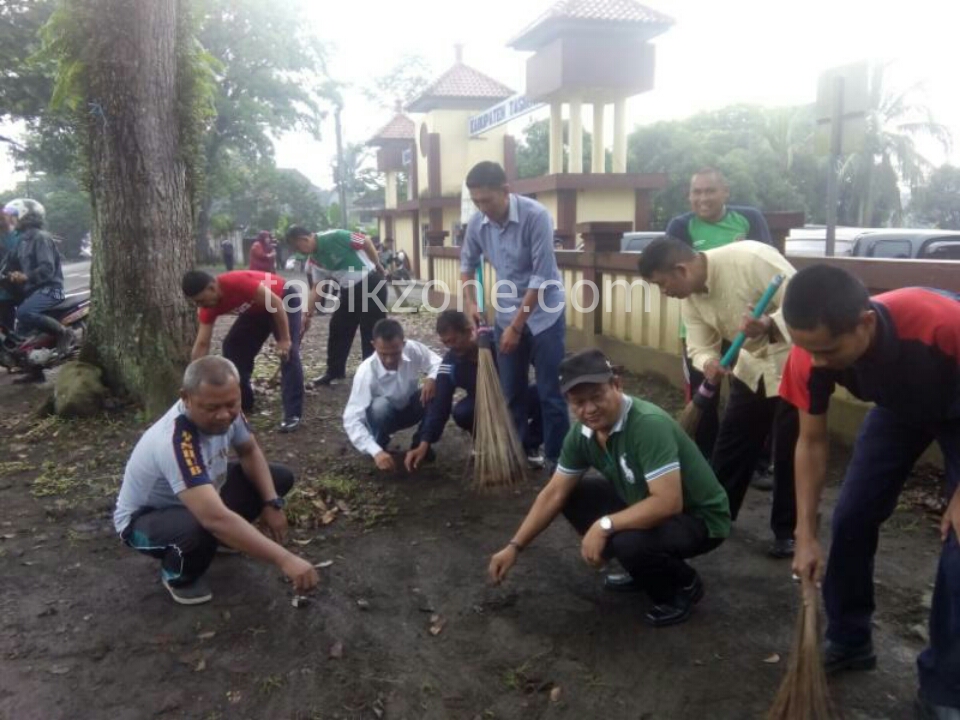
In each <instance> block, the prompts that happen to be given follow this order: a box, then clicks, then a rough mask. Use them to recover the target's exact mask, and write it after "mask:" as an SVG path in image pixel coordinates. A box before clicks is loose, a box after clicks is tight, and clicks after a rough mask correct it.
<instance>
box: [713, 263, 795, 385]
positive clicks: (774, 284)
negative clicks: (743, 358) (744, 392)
mask: <svg viewBox="0 0 960 720" xmlns="http://www.w3.org/2000/svg"><path fill="white" fill-rule="evenodd" d="M784 280H786V277H785V276H784V275H776V276H775V277H774V278H773V280H771V281H770V284H769V285H767V289H766V290H765V291H764V293H763V295H761V296H760V299H759V300H758V301H757V304H756V305H755V306H754V308H753V313H752V314H751V317H752V318H753V319H754V320H756V319H757V318H759V317H760V316H761V315H763V313H764V311H765V310H766V309H767V306H768V305H769V304H770V301H771V300H773V296H774V295H776V294H777V290H779V289H780V286H781V285H783V281H784ZM746 341H747V336H746V335H744V334H743V333H742V332H739V333H737V336H736V337H735V338H734V339H733V343H732V344H731V345H730V349H729V350H727V351H726V352H725V353H724V354H723V357H722V358H721V359H720V366H721V367H725V368H726V367H730V365H731V364H732V363H733V361H734V360H736V359H737V355H738V354H739V352H740V348H742V347H743V344H744V343H745V342H746Z"/></svg>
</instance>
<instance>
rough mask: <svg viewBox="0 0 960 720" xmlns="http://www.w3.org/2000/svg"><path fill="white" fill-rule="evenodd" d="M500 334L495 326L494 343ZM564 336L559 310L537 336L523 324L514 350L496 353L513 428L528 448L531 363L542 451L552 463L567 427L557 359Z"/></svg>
mask: <svg viewBox="0 0 960 720" xmlns="http://www.w3.org/2000/svg"><path fill="white" fill-rule="evenodd" d="M501 335H503V329H502V328H500V326H497V328H496V331H495V337H496V342H497V344H498V346H499V343H500V336H501ZM566 335H567V326H566V323H565V321H564V317H563V314H562V313H561V315H560V317H559V318H557V322H555V323H554V324H553V325H552V326H551V327H549V328H547V329H546V330H544V331H543V332H541V333H540V334H539V335H534V334H533V333H531V332H530V328H526V327H525V328H524V330H523V335H522V336H521V338H520V344H519V345H518V346H517V349H516V350H514V351H513V352H512V353H510V354H509V355H506V354H504V353H500V354H498V355H497V365H498V366H499V368H500V384H501V385H502V386H503V394H504V396H505V397H506V400H507V406H508V407H509V408H510V414H511V415H512V416H513V424H514V427H516V428H517V432H518V433H519V434H520V443H521V444H522V445H523V447H525V448H527V449H528V450H530V449H534V448H531V447H530V443H529V438H528V437H527V434H528V429H529V428H528V424H527V386H528V382H529V380H528V376H529V373H530V365H531V364H532V365H533V368H534V370H535V372H536V376H537V394H538V395H539V396H540V416H541V418H542V422H543V454H544V456H545V457H546V459H547V460H548V461H550V462H553V463H556V462H557V460H558V459H559V458H560V448H561V447H563V439H564V437H566V435H567V430H569V429H570V416H569V415H568V413H567V403H566V401H565V400H564V399H563V393H561V392H560V361H561V360H563V349H564V348H563V346H564V341H565V340H566Z"/></svg>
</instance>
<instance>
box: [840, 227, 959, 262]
mask: <svg viewBox="0 0 960 720" xmlns="http://www.w3.org/2000/svg"><path fill="white" fill-rule="evenodd" d="M853 255H854V256H855V257H875V258H899V259H912V260H960V232H956V231H949V230H911V229H898V230H884V231H880V232H871V233H864V234H862V235H860V236H859V237H858V238H857V240H856V242H855V243H854V246H853Z"/></svg>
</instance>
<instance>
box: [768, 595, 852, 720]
mask: <svg viewBox="0 0 960 720" xmlns="http://www.w3.org/2000/svg"><path fill="white" fill-rule="evenodd" d="M801 598H802V606H801V608H800V613H799V615H798V617H797V629H796V632H795V634H794V638H793V649H792V650H791V652H790V664H789V665H788V666H787V674H786V676H785V677H784V678H783V682H782V683H781V684H780V690H779V691H778V692H777V697H776V698H775V699H774V701H773V706H772V707H771V708H770V712H769V713H768V714H767V720H835V718H836V717H837V715H836V714H835V713H834V709H833V706H832V705H831V703H830V694H829V691H828V689H827V676H826V673H825V672H824V670H823V656H822V654H821V649H820V594H819V592H818V591H817V587H816V585H815V584H814V583H813V582H812V581H811V580H806V579H805V580H804V581H803V585H802V588H801Z"/></svg>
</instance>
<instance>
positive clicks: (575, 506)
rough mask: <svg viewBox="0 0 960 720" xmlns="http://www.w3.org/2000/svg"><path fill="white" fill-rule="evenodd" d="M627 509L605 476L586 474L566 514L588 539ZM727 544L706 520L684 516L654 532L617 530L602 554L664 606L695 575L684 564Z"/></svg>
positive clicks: (674, 519) (565, 508)
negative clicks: (606, 519)
mask: <svg viewBox="0 0 960 720" xmlns="http://www.w3.org/2000/svg"><path fill="white" fill-rule="evenodd" d="M626 507H627V504H626V503H625V502H624V501H623V500H622V499H621V498H620V496H619V495H617V493H616V491H615V490H614V489H613V486H612V485H611V484H610V483H609V482H608V481H607V480H606V479H605V478H602V477H596V476H593V475H586V476H584V477H582V478H581V479H580V482H578V483H577V486H576V488H574V491H573V492H572V493H571V494H570V497H569V498H568V499H567V504H566V505H565V506H564V508H563V515H564V517H566V518H567V520H569V521H570V524H571V525H573V527H574V529H576V531H577V532H578V533H579V534H580V535H584V534H585V533H586V532H587V530H589V529H590V526H591V525H593V523H595V522H596V521H597V520H598V519H599V518H601V517H603V516H604V515H612V514H613V513H616V512H620V511H621V510H623V509H624V508H626ZM722 542H723V539H722V538H711V537H710V536H709V534H708V532H707V526H706V524H705V523H704V522H703V520H701V519H699V518H697V517H694V516H693V515H688V514H686V513H682V514H680V515H676V516H674V517H672V518H670V519H669V520H666V521H664V522H663V523H661V524H660V525H658V526H657V527H655V528H650V529H649V530H622V531H620V532H614V533H613V535H611V536H610V538H609V539H608V540H607V546H606V548H605V549H604V551H603V556H604V557H605V558H606V559H608V560H609V559H611V558H616V559H617V560H618V561H619V562H620V564H621V565H622V566H623V568H624V570H626V571H627V572H628V573H630V575H631V577H633V579H634V580H636V581H637V582H638V583H639V584H640V585H641V586H642V587H643V588H644V590H646V592H647V594H648V595H649V596H650V599H651V600H653V601H654V602H655V603H662V602H670V601H671V600H673V599H674V597H675V596H676V593H677V590H679V589H680V588H681V587H685V586H687V585H689V584H690V583H691V582H693V579H694V577H696V573H695V572H694V570H693V568H692V567H690V566H689V565H687V563H686V562H684V561H685V560H686V559H688V558H692V557H696V556H697V555H702V554H704V553H707V552H710V551H711V550H713V549H714V548H716V547H717V546H718V545H720V543H722Z"/></svg>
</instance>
